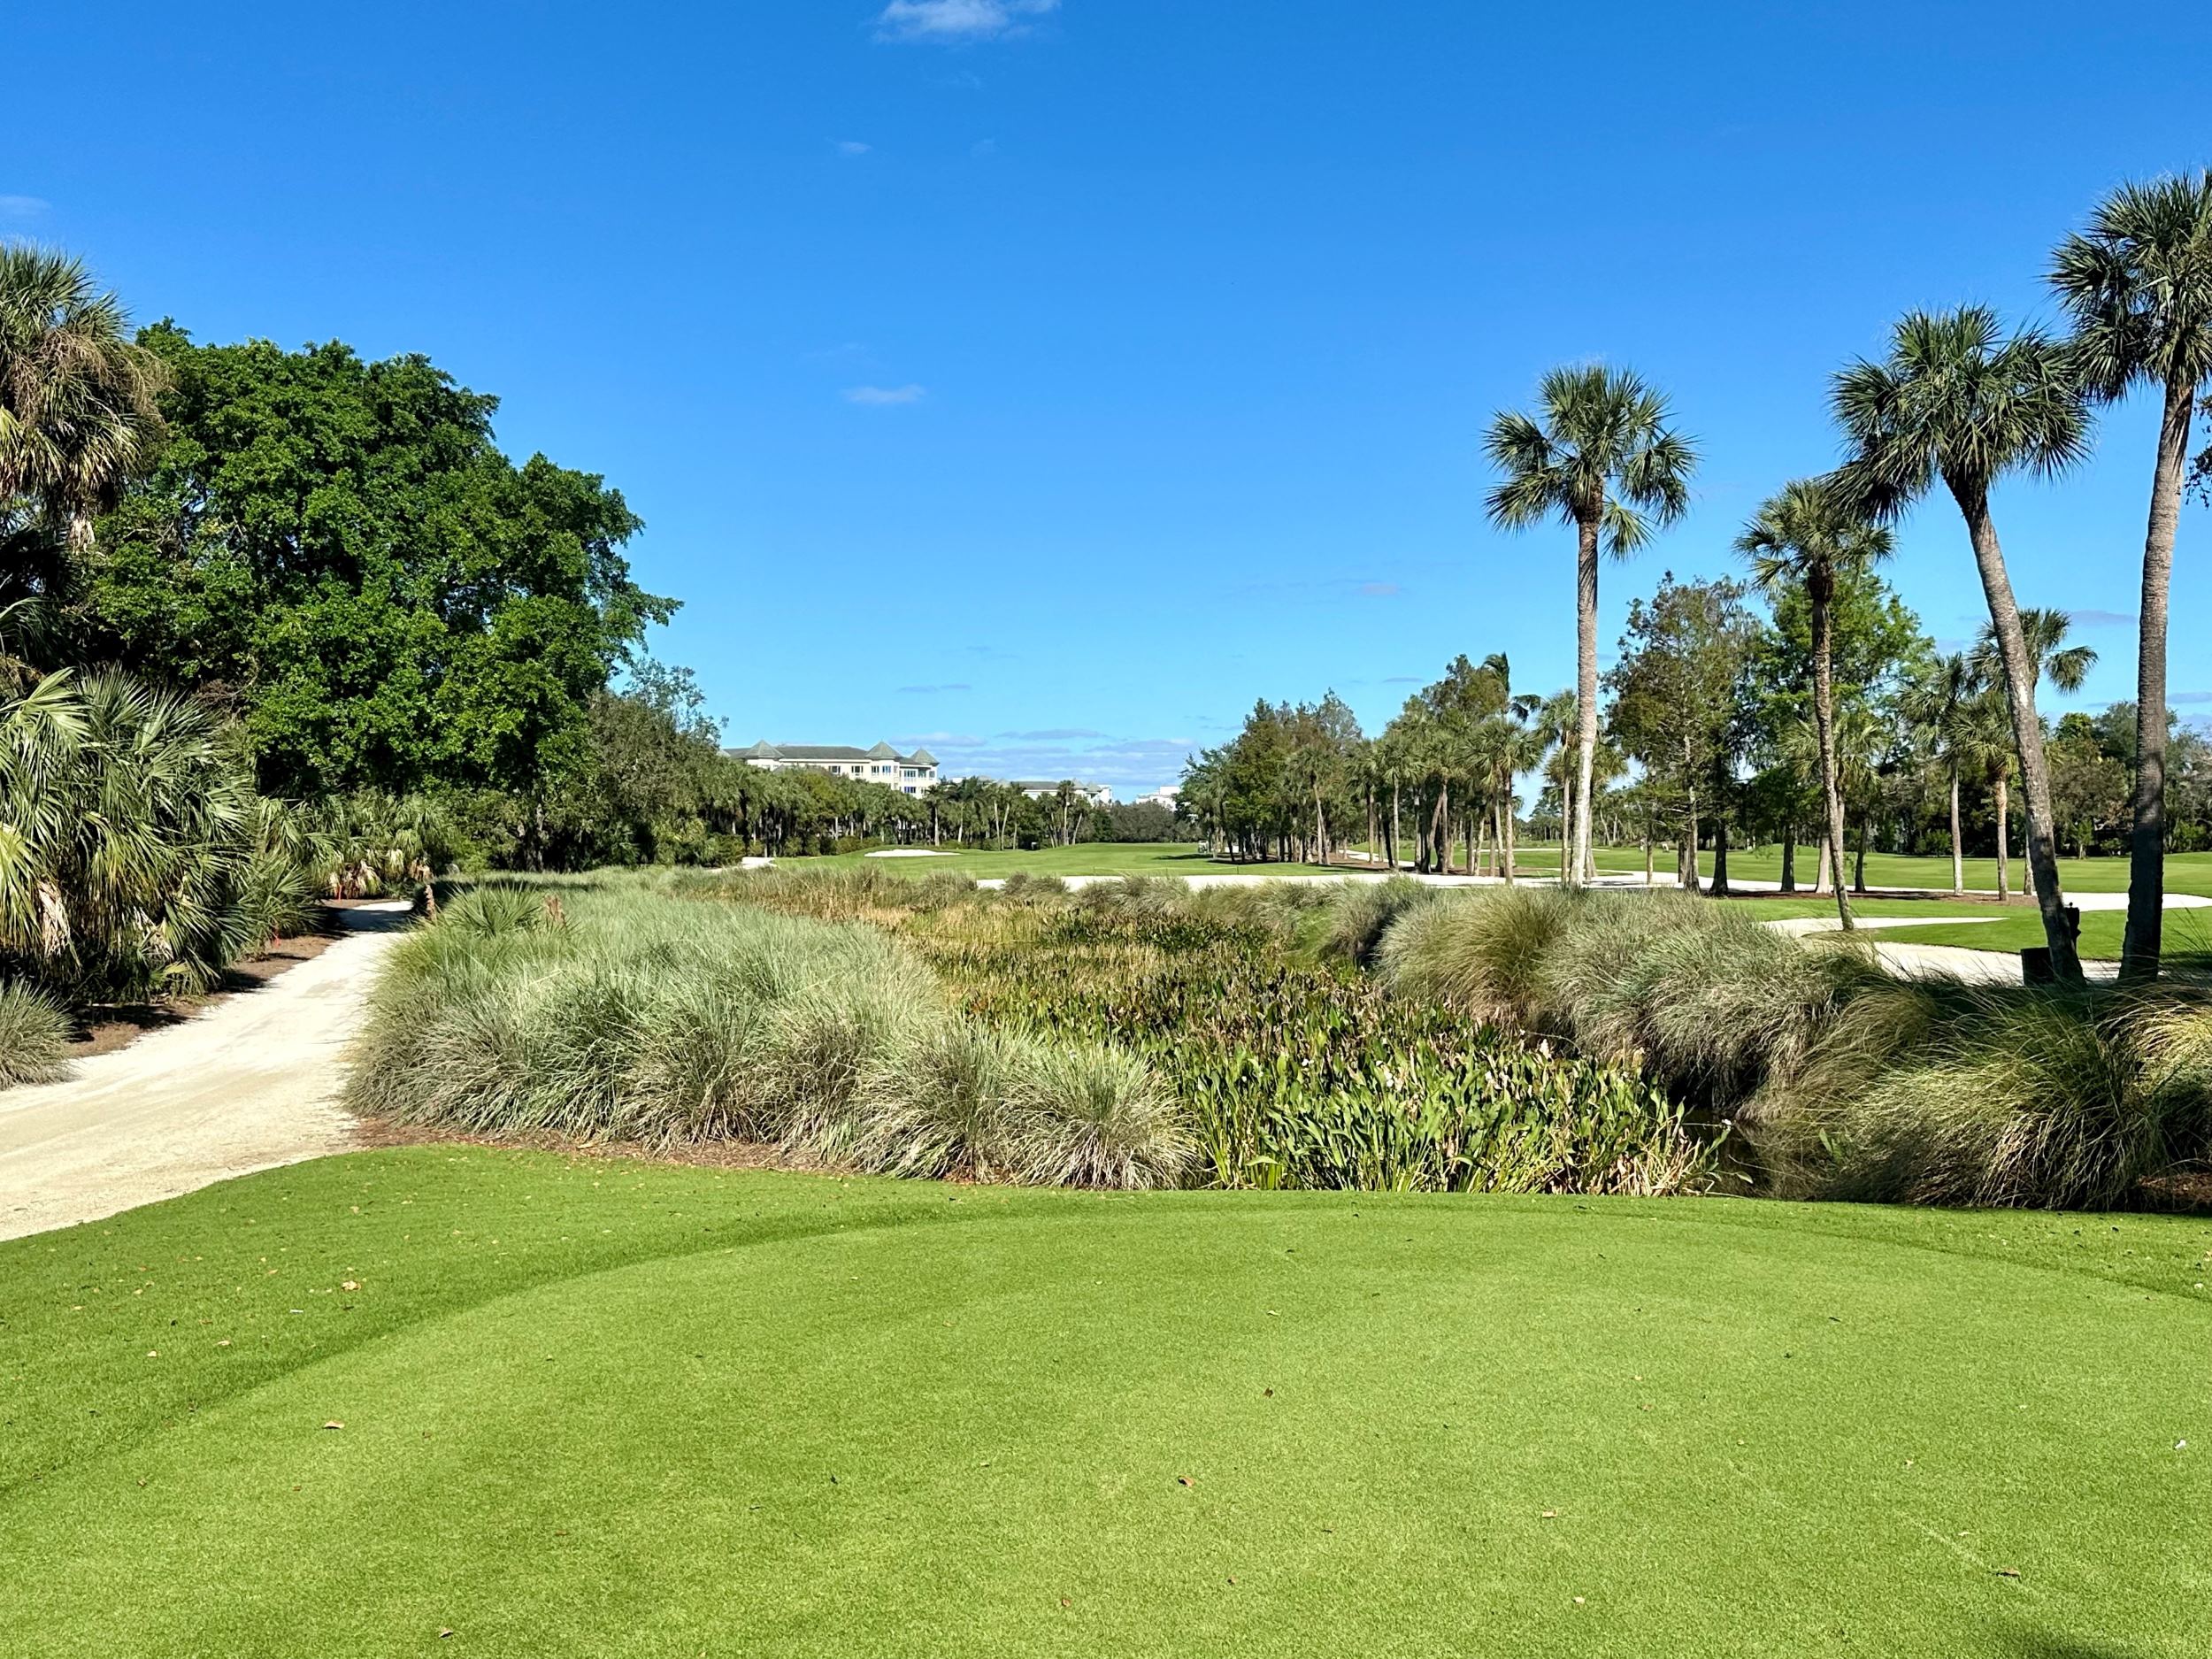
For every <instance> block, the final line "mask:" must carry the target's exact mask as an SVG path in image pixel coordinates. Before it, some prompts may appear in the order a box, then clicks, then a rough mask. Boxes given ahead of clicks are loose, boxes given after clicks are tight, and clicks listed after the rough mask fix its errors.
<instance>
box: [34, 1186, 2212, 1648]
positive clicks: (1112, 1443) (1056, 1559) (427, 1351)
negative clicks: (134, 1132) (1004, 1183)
mask: <svg viewBox="0 0 2212 1659" xmlns="http://www.w3.org/2000/svg"><path fill="white" fill-rule="evenodd" d="M2208 1277H2212V1224H2208V1223H2207V1222H2205V1221H2202V1220H2188V1219H2174V1218H2163V1217H2081V1216H2052V1215H2037V1214H2018V1213H2005V1214H1991V1213H1972V1214H1961V1213H1943V1212H1915V1211H1902V1210H1870V1209H1852V1208H1847V1207H1837V1206H1797V1205H1784V1204H1777V1203H1767V1202H1753V1201H1742V1200H1736V1201H1730V1200H1699V1201H1692V1200H1675V1201H1601V1200H1594V1199H1573V1198H1557V1199H1542V1198H1529V1199H1482V1198H1431V1197H1422V1198H1412V1197H1388V1196H1379V1195H1373V1194H1327V1195H1318V1194H1315V1195H1302V1194H1201V1193H1192V1194H1154V1195H1145V1196H1101V1195H1081V1194H1059V1193H1014V1192H1010V1191H1003V1190H1000V1189H995V1188H978V1187H942V1186H936V1185H932V1184H926V1183H918V1182H916V1183H896V1182H890V1181H857V1180H851V1181H849V1180H840V1179H833V1178H827V1177H815V1176H805V1175H792V1174H781V1173H774V1172H740V1171H715V1170H705V1169H698V1168H686V1167H677V1166H662V1165H649V1164H634V1163H628V1162H620V1161H613V1160H602V1159H588V1158H568V1157H563V1156H554V1155H550V1154H541V1153H521V1152H517V1153H505V1152H493V1151H486V1150H480V1149H475V1148H415V1149H410V1150H403V1151H391V1152H381V1153H365V1154H356V1155H350V1156H344V1157H340V1158H333V1159H327V1160H324V1161H321V1162H319V1163H315V1164H306V1165H302V1166H298V1167H296V1168H292V1169H288V1170H282V1171H272V1172H269V1173H267V1174H264V1175H260V1176H257V1177H252V1178H250V1179H245V1180H242V1181H238V1182H234V1183H230V1184H228V1185H227V1186H224V1187H216V1188H212V1189H210V1190H209V1191H207V1192H204V1193H201V1194H196V1195H194V1196H192V1197H189V1198H186V1199H181V1200H178V1201H175V1202H171V1203H166V1204H161V1205H156V1206H152V1207H150V1208H149V1209H147V1210H140V1211H135V1212H132V1213H130V1214H128V1215H126V1216H122V1217H116V1218H113V1219H111V1220H109V1221H106V1222H102V1223H96V1224H92V1225H88V1226H84V1227H81V1228H76V1229H72V1230H69V1231H67V1232H64V1233H50V1234H45V1235H41V1236H37V1237H34V1238H30V1239H26V1240H18V1241H15V1242H13V1243H11V1244H7V1245H4V1246H0V1320H4V1324H0V1341H4V1345H5V1348H6V1360H5V1363H4V1365H0V1374H4V1379H5V1382H6V1386H7V1394H6V1397H5V1401H4V1411H0V1416H4V1419H5V1428H6V1433H5V1437H4V1440H5V1445H4V1463H0V1481H4V1485H0V1582H4V1583H5V1584H6V1585H7V1586H9V1594H8V1601H9V1603H10V1611H9V1614H8V1616H7V1618H6V1620H5V1623H4V1629H5V1630H6V1631H7V1632H9V1636H10V1640H12V1641H14V1642H17V1643H20V1644H24V1645H22V1646H20V1647H18V1648H17V1649H16V1650H17V1651H22V1652H26V1653H38V1654H41V1655H80V1654H81V1655H116V1654H123V1653H128V1654H134V1655H226V1656H234V1655H280V1654H282V1655H309V1654H346V1655H384V1654H411V1653H431V1652H435V1653H440V1654H446V1653H453V1654H460V1653H471V1652H473V1653H481V1654H503V1655H554V1654H564V1655H565V1654H577V1655H632V1654H636V1655H647V1654H652V1655H661V1654H680V1655H695V1654H700V1653H706V1654H710V1655H821V1654H853V1655H952V1654H963V1655H965V1654H974V1655H1023V1654H1053V1655H1061V1654H1065V1655H1078V1654H1081V1655H1107V1654H1110V1655H1170V1654H1173V1655H1309V1654H1310V1655H1490V1654H1520V1653H1532V1654H1587V1655H1678V1654H1679V1655H1716V1654H1729V1655H1739V1654H1740V1655H1751V1654H1760V1655H1768V1654H1771V1655H1802V1654H1809V1653H1846V1652H1848V1653H1857V1654H1886V1655H1892V1654H1893V1655H1902V1654H1931V1655H1937V1654H1940V1655H1960V1654H1998V1655H2039V1656H2042V1659H2060V1656H2062V1655H2064V1656H2068V1659H2120V1656H2121V1655H2176V1656H2178V1655H2200V1654H2201V1653H2202V1652H2203V1651H2204V1640H2205V1633H2206V1630H2207V1628H2208V1627H2207V1623H2206V1619H2207V1614H2206V1611H2205V1609H2206V1606H2207V1596H2208V1594H2212V1556H2208V1555H2207V1553H2206V1549H2205V1543H2206V1538H2207V1533H2206V1517H2208V1515H2212V1294H2208V1293H2207V1292H2206V1291H2205V1290H2204V1289H2203V1287H2202V1285H2201V1284H2200V1281H2201V1280H2203V1279H2207V1278H2208ZM338 1425H342V1426H338Z"/></svg>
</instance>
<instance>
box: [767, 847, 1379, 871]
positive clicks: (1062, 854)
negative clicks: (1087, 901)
mask: <svg viewBox="0 0 2212 1659" xmlns="http://www.w3.org/2000/svg"><path fill="white" fill-rule="evenodd" d="M940 850H941V851H942V852H944V853H946V854H949V855H950V856H947V857H941V858H871V857H869V856H867V855H866V854H865V853H838V854H836V855H834V856H830V857H823V858H779V859H777V860H776V866H777V868H778V869H782V870H797V869H802V868H804V869H809V870H811V869H816V868H820V867H836V866H843V865H851V864H879V865H881V866H883V867H884V868H886V869H888V870H895V871H896V872H899V873H900V874H902V875H929V874H932V873H933V872H936V871H940V870H951V871H956V872H958V873H959V874H961V875H964V876H972V877H973V878H975V879H977V880H979V881H981V880H988V879H992V878H994V877H998V876H1010V875H1012V874H1013V873H1014V872H1016V871H1018V870H1026V871H1027V872H1029V873H1030V874H1032V875H1035V876H1195V875H1206V874H1221V873H1224V872H1231V871H1243V872H1247V873H1248V874H1251V875H1263V876H1286V875H1287V876H1302V875H1341V874H1343V873H1344V872H1342V871H1341V870H1335V871H1332V870H1327V869H1325V868H1323V867H1322V866H1321V865H1319V864H1227V863H1224V862H1221V861H1218V860H1217V859H1214V858H1210V857H1209V856H1207V855H1206V854H1205V853H1204V852H1202V851H1201V850H1200V849H1198V848H1196V847H1194V846H1192V845H1191V844H1190V843H1188V842H1187V841H1145V842H1132V841H1087V842H1085V843H1083V844H1082V845H1080V846H1076V847H1041V848H1039V849H1037V850H1036V851H1034V852H990V851H975V852H963V851H961V850H960V849H958V848H956V847H950V846H948V847H945V848H942V849H940Z"/></svg>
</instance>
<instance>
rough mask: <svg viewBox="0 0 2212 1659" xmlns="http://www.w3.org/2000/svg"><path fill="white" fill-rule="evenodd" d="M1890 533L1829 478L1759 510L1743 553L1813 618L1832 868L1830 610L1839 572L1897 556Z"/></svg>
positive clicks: (1807, 481) (1792, 487)
mask: <svg viewBox="0 0 2212 1659" xmlns="http://www.w3.org/2000/svg"><path fill="white" fill-rule="evenodd" d="M1891 546H1892V543H1891V540H1890V534H1889V532H1888V531H1887V530H1886V529H1884V528H1883V527H1882V526H1879V525H1877V524H1873V523H1870V521H1868V520H1867V519H1866V518H1863V516H1861V515H1859V514H1857V513H1855V512H1853V511H1851V510H1850V509H1849V507H1848V505H1847V503H1845V501H1844V499H1843V497H1842V495H1840V493H1839V492H1838V491H1836V490H1834V489H1832V488H1829V485H1828V482H1827V480H1825V479H1817V478H1801V479H1797V480H1793V481H1792V482H1790V483H1788V484H1786V485H1784V486H1783V488H1782V493H1781V494H1780V495H1776V496H1773V497H1772V498H1770V500H1769V501H1768V502H1767V503H1766V504H1765V505H1764V506H1763V507H1761V508H1760V509H1759V511H1758V513H1757V515H1756V516H1755V518H1752V520H1751V521H1750V523H1748V524H1747V525H1746V526H1744V528H1743V534H1741V535H1739V536H1738V537H1737V538H1736V550H1737V551H1738V552H1739V553H1741V554H1743V555H1744V556H1745V557H1747V558H1749V559H1750V561H1751V569H1752V573H1753V576H1754V578H1755V580H1757V582H1758V585H1759V586H1760V588H1763V590H1764V591H1765V592H1766V593H1767V595H1769V596H1770V597H1773V596H1776V595H1779V594H1780V593H1781V592H1782V591H1783V590H1784V589H1786V588H1793V587H1797V586H1800V585H1801V586H1802V587H1803V588H1804V589H1805V598H1806V600H1807V603H1809V605H1810V607H1811V611H1812V633H1813V723H1814V726H1815V728H1816V731H1817V733H1818V734H1819V739H1820V792H1821V799H1822V800H1823V801H1824V803H1826V806H1827V818H1828V825H1827V834H1828V849H1829V853H1828V856H1829V862H1830V864H1831V866H1832V868H1834V869H1836V870H1839V871H1840V870H1841V869H1842V868H1843V788H1842V786H1841V784H1840V783H1839V782H1838V781H1837V765H1836V693H1835V683H1834V677H1833V668H1834V660H1835V630H1834V626H1833V619H1832V617H1831V615H1830V611H1829V607H1830V606H1831V605H1832V603H1834V602H1835V596H1836V577H1837V575H1838V573H1839V572H1848V571H1852V570H1857V569H1863V568H1864V567H1866V566H1867V565H1872V564H1874V563H1876V562H1877V561H1878V560H1880V559H1885V558H1887V557H1889V554H1890V549H1891ZM1836 915H1837V918H1838V919H1839V920H1840V921H1841V923H1842V924H1843V926H1845V927H1846V928H1848V927H1850V926H1852V925H1853V924H1852V920H1851V901H1850V900H1849V899H1848V898H1847V897H1846V896H1845V895H1844V891H1843V883H1842V882H1841V881H1838V882H1837V883H1836Z"/></svg>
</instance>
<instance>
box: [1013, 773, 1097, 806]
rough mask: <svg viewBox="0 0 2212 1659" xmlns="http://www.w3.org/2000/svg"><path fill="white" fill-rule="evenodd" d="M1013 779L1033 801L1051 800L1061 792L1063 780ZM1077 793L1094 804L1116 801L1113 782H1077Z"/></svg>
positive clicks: (1019, 788) (1015, 785)
mask: <svg viewBox="0 0 2212 1659" xmlns="http://www.w3.org/2000/svg"><path fill="white" fill-rule="evenodd" d="M1012 781H1013V785H1014V787H1015V788H1017V789H1018V790H1020V791H1021V792H1022V793H1023V794H1024V795H1027V796H1028V797H1029V798H1030V799H1031V800H1032V801H1049V800H1051V799H1052V798H1053V797H1054V796H1056V795H1058V794H1059V793H1060V785H1061V782H1062V781H1063V780H1060V779H1057V778H1056V779H1053V780H1050V781H1049V782H1048V781H1046V780H1044V779H1042V778H1016V779H1014V780H1012ZM1066 781H1069V782H1073V781H1074V780H1072V779H1071V780H1066ZM1075 793H1076V795H1078V796H1079V797H1080V798H1081V799H1082V800H1084V801H1086V802H1088V803H1090V804H1091V805H1092V806H1111V805H1113V803H1114V787H1113V785H1111V784H1107V783H1077V784H1076V785H1075Z"/></svg>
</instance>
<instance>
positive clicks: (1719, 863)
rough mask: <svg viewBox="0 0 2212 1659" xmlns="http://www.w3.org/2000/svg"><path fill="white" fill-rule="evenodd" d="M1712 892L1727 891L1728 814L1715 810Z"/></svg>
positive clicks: (1720, 893) (1720, 892) (1724, 892)
mask: <svg viewBox="0 0 2212 1659" xmlns="http://www.w3.org/2000/svg"><path fill="white" fill-rule="evenodd" d="M1713 891H1714V893H1715V894H1716V895H1725V894H1726V893H1727V891H1728V814H1727V813H1726V812H1725V811H1723V810H1719V809H1717V808H1716V809H1715V810H1714V813H1713Z"/></svg>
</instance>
